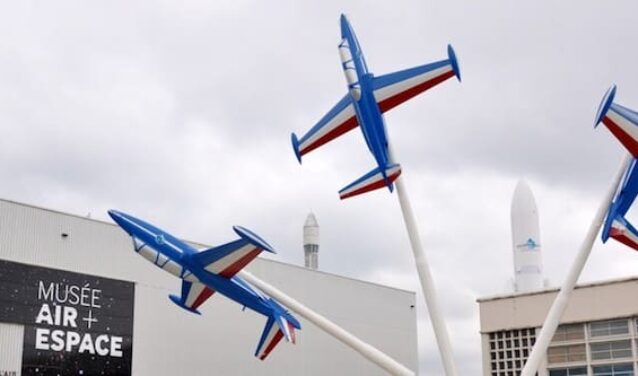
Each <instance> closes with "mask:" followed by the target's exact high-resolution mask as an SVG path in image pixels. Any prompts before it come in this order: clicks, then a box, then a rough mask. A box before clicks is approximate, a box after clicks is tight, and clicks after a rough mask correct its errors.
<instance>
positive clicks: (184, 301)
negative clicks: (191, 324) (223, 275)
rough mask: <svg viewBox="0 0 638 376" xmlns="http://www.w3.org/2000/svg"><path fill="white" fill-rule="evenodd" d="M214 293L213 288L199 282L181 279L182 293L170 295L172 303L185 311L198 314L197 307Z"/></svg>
mask: <svg viewBox="0 0 638 376" xmlns="http://www.w3.org/2000/svg"><path fill="white" fill-rule="evenodd" d="M214 293H215V290H213V289H211V288H210V287H208V286H206V285H204V284H203V283H199V282H189V281H182V295H181V296H176V295H170V296H169V298H170V299H171V300H172V301H173V303H175V304H177V305H178V306H180V307H182V308H184V309H185V310H187V311H190V312H193V313H196V314H198V315H199V314H200V313H199V311H198V310H197V308H199V306H201V305H202V304H203V303H204V302H205V301H206V300H207V299H208V298H210V297H211V296H212V295H213V294H214Z"/></svg>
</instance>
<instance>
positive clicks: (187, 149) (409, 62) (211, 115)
mask: <svg viewBox="0 0 638 376" xmlns="http://www.w3.org/2000/svg"><path fill="white" fill-rule="evenodd" d="M637 7H638V5H637V4H636V2H635V1H629V0H627V1H614V2H609V1H582V0H579V1H560V2H556V1H546V0H536V1H515V2H512V1H503V0H484V1H459V0H446V1H438V2H432V1H401V2H374V3H373V2H350V1H339V2H338V1H317V2H300V1H293V0H290V1H267V2H266V1H259V2H258V1H241V0H229V1H222V0H216V1H180V2H168V1H163V2H159V1H94V2H90V4H89V2H86V1H77V2H67V1H55V2H45V1H12V2H8V1H6V2H3V3H2V5H1V6H0V132H1V133H0V197H2V198H6V199H12V200H16V201H21V202H26V203H31V204H36V205H41V206H45V207H49V208H53V209H57V210H62V211H67V212H72V213H76V214H81V215H86V214H88V213H91V215H92V217H93V218H98V219H104V220H107V215H106V210H107V209H109V208H117V209H120V210H123V211H126V212H130V213H132V214H134V215H136V216H139V217H141V218H144V219H147V220H149V221H151V222H153V223H156V224H158V225H159V226H160V227H163V228H166V229H169V230H172V232H174V233H175V234H176V235H178V236H181V237H183V238H187V239H192V240H196V241H199V242H203V243H208V244H216V243H220V242H225V241H227V240H228V239H229V237H231V236H232V230H231V225H234V224H240V225H244V226H247V227H249V228H251V229H253V230H255V231H256V232H258V233H259V234H260V235H262V236H263V237H264V238H266V239H267V240H268V241H269V242H270V243H271V244H273V246H275V247H276V248H277V249H278V251H279V253H278V254H277V255H276V256H275V257H274V258H275V259H276V260H280V261H284V262H289V263H294V264H302V263H303V252H302V248H301V236H302V232H301V230H302V225H303V222H304V220H305V217H306V215H307V214H308V212H310V211H313V212H314V213H315V214H316V216H317V219H318V221H319V223H320V225H321V252H320V266H321V269H322V270H324V271H327V272H331V273H336V274H342V275H346V276H350V277H354V278H360V279H364V280H368V281H373V282H377V283H382V284H388V285H391V286H396V287H400V288H405V289H410V290H414V291H416V290H418V289H419V285H418V282H417V277H416V272H415V269H414V266H413V263H412V261H413V260H412V255H411V252H410V249H409V243H408V238H407V234H406V232H405V229H404V227H403V223H402V219H401V214H400V210H399V205H398V202H397V200H396V196H395V195H391V194H389V193H388V192H387V191H376V192H374V193H371V194H368V195H365V196H360V197H356V198H353V199H350V200H347V201H344V202H342V201H339V197H338V194H337V191H338V190H339V189H340V188H342V187H343V186H345V185H346V184H348V183H350V182H351V181H352V180H354V179H355V178H357V177H359V176H361V175H362V174H363V173H365V172H367V171H369V170H370V169H371V168H372V167H374V160H373V159H372V157H371V155H370V154H369V153H368V151H367V148H366V147H365V143H364V141H363V138H362V137H361V135H360V132H359V131H358V130H355V131H353V132H351V133H350V134H347V135H345V136H343V137H342V138H340V139H338V140H336V141H333V142H332V143H330V144H328V145H326V146H325V147H323V148H321V149H319V150H316V151H314V152H312V153H310V154H308V155H307V156H306V157H305V158H304V164H303V166H299V165H298V163H297V161H296V159H295V156H294V154H293V151H292V148H291V146H290V141H289V134H290V132H292V131H295V132H297V133H303V132H305V131H306V130H307V129H309V128H310V127H311V126H312V125H314V123H315V122H316V121H317V120H318V119H319V118H320V117H321V116H323V115H324V113H325V112H326V111H328V110H329V109H330V108H331V107H332V105H333V104H334V103H335V102H336V101H337V100H338V99H339V98H341V97H342V96H343V94H344V93H345V90H346V83H345V80H344V77H343V73H342V72H341V68H340V66H339V57H338V52H337V44H338V42H339V36H340V34H339V24H338V20H339V15H340V13H342V12H345V13H347V14H348V15H349V17H350V20H351V22H352V24H353V26H354V28H355V30H356V32H357V34H358V37H359V41H360V43H361V45H362V48H363V50H364V53H365V54H366V57H367V62H368V65H369V67H370V69H371V71H372V72H374V73H376V74H378V75H380V74H383V73H387V72H391V71H395V70H399V69H403V68H407V67H410V66H414V65H420V64H424V63H428V62H432V61H436V60H441V59H444V58H446V44H447V43H451V44H452V45H453V46H454V48H455V50H456V53H457V56H458V60H459V64H460V68H461V74H462V77H463V82H462V83H458V82H456V81H453V80H449V81H447V82H445V83H444V84H442V85H440V86H438V87H436V88H434V89H432V90H430V91H428V92H426V93H425V94H422V95H421V96H419V97H417V98H415V99H413V100H411V101H410V102H407V103H405V104H403V105H402V106H400V107H397V108H395V109H394V110H392V111H391V112H390V113H388V114H387V115H386V121H387V126H388V133H389V136H390V138H391V140H392V142H393V144H394V147H395V149H396V154H397V160H398V162H400V163H401V164H402V166H403V174H404V175H403V176H404V177H405V179H406V184H407V189H408V192H409V193H410V196H411V199H412V203H413V205H414V210H415V214H416V216H417V219H418V220H419V227H420V230H421V235H422V238H423V243H424V245H425V249H426V252H427V254H428V257H429V260H430V263H431V267H432V270H433V275H434V278H435V281H436V285H437V288H438V293H439V296H440V297H441V298H442V301H443V307H444V311H445V314H446V315H447V320H448V321H447V322H448V326H449V327H450V331H451V335H452V344H453V347H454V350H455V357H456V359H457V361H458V363H459V368H460V372H461V374H463V375H478V374H479V373H480V372H481V371H480V370H481V365H480V359H481V358H480V351H481V347H480V337H479V333H478V330H479V322H478V306H477V304H476V302H475V300H476V298H478V297H482V296H486V295H493V294H497V293H504V292H507V291H509V290H508V289H509V287H508V285H509V281H510V279H511V278H512V276H513V267H512V263H513V261H512V252H511V237H510V236H511V233H510V221H509V216H510V213H509V210H510V201H511V196H512V193H513V190H514V187H515V186H516V183H517V181H518V180H519V179H520V178H525V179H526V180H527V181H528V182H529V185H530V186H531V188H532V190H533V191H534V194H535V196H536V201H537V205H538V208H539V212H540V220H541V224H540V226H541V237H542V238H541V243H542V247H543V259H544V267H545V276H546V278H547V279H548V280H549V282H550V284H551V285H558V284H560V283H561V281H562V279H563V277H564V275H565V272H566V269H567V268H568V267H569V265H570V263H571V260H572V258H573V256H574V254H575V252H576V250H577V247H578V245H579V244H580V242H581V241H582V238H583V236H584V234H585V232H586V230H587V227H588V226H589V223H590V221H591V218H592V216H593V214H594V212H595V210H596V208H597V206H598V205H599V202H600V200H601V197H602V195H603V193H604V192H605V191H606V190H607V187H608V185H609V182H610V180H611V178H612V176H613V175H614V173H615V171H616V169H617V166H618V164H619V162H620V160H621V159H622V155H623V153H624V150H623V149H622V148H621V146H620V144H619V143H617V142H616V140H615V139H614V138H613V137H612V136H611V134H610V133H609V132H608V131H607V129H605V128H604V127H600V128H598V129H597V130H594V129H593V124H592V123H593V118H594V115H595V111H596V107H597V106H598V103H599V101H600V99H601V97H602V96H603V94H604V92H605V90H606V89H607V87H608V86H609V85H610V84H612V83H617V84H618V94H617V97H616V98H617V101H618V102H619V103H621V104H624V105H626V106H628V107H633V108H638V75H636V74H635V69H636V64H635V63H636V57H637V55H636V53H635V51H634V47H633V46H634V45H635V36H636V35H637V31H638V30H637V29H638V25H637V24H636V22H635V14H636V10H637V9H636V8H637ZM630 217H631V215H630ZM637 272H638V254H636V253H635V252H632V251H630V250H628V249H627V248H626V247H623V246H619V245H616V244H611V243H610V244H607V245H605V246H603V245H602V244H600V242H599V241H598V242H597V244H596V246H595V248H594V251H593V253H592V256H591V258H590V261H589V263H588V265H587V267H586V268H585V271H584V273H583V275H582V277H581V281H592V280H600V279H607V278H617V277H622V276H630V275H635V274H636V273H637ZM419 299H420V302H421V303H420V304H419V305H418V309H419V311H418V315H419V335H420V336H419V346H420V349H419V351H420V367H421V373H422V374H423V375H440V374H442V368H441V365H440V360H439V356H438V351H437V350H436V344H435V341H434V337H433V334H432V331H431V328H430V323H429V319H428V316H427V312H426V311H425V306H424V304H422V299H421V297H420V295H419Z"/></svg>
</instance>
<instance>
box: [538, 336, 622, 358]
mask: <svg viewBox="0 0 638 376" xmlns="http://www.w3.org/2000/svg"><path fill="white" fill-rule="evenodd" d="M589 350H590V352H591V359H592V360H601V359H622V358H631V357H632V353H631V341H630V340H628V339H627V340H623V341H612V342H598V343H596V342H595V343H590V344H589ZM585 360H587V353H586V350H585V344H584V343H583V344H578V345H569V346H556V347H550V348H549V349H548V350H547V361H548V362H549V363H550V364H552V363H567V362H580V361H585Z"/></svg>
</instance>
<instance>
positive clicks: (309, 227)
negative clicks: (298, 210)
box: [303, 213, 319, 270]
mask: <svg viewBox="0 0 638 376" xmlns="http://www.w3.org/2000/svg"><path fill="white" fill-rule="evenodd" d="M303 250H304V255H305V265H306V268H310V269H315V270H316V269H317V268H318V267H319V224H318V223H317V218H315V215H314V214H313V213H310V214H308V217H307V218H306V223H304V225H303Z"/></svg>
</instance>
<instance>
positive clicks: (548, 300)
mask: <svg viewBox="0 0 638 376" xmlns="http://www.w3.org/2000/svg"><path fill="white" fill-rule="evenodd" d="M557 294H558V289H546V290H541V291H538V292H531V293H521V294H511V295H500V296H494V297H488V298H482V299H479V300H478V303H479V311H480V317H481V344H482V355H483V374H484V375H488V376H503V375H506V376H510V375H511V376H515V375H518V374H520V370H521V369H522V365H524V362H525V360H526V359H527V355H528V354H529V352H531V348H532V346H533V344H534V341H535V337H536V333H537V332H538V331H539V330H540V327H541V326H542V324H543V321H544V320H545V317H546V315H547V312H548V311H549V308H550V306H551V304H552V303H553V301H554V298H555V297H556V295H557ZM636 296H638V278H626V279H619V280H610V281H604V282H598V283H588V284H583V285H580V286H577V287H576V289H575V290H574V293H573V295H572V298H571V300H570V302H569V304H568V307H567V310H566V311H565V314H564V315H563V317H562V319H561V325H560V326H559V329H558V330H557V333H556V335H555V336H554V338H553V340H552V344H551V346H550V348H549V350H548V354H546V356H545V359H544V361H543V363H542V365H541V369H540V370H539V373H538V374H539V376H546V375H549V376H581V375H588V376H592V375H595V376H599V375H600V376H602V375H604V376H612V375H616V376H626V375H634V372H635V371H634V370H636V369H638V363H637V361H638V357H637V354H638V352H637V348H636V342H637V338H638V337H637V334H636V333H637V330H636V328H637V325H638V321H637V318H638V300H637V299H635V297H636Z"/></svg>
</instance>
